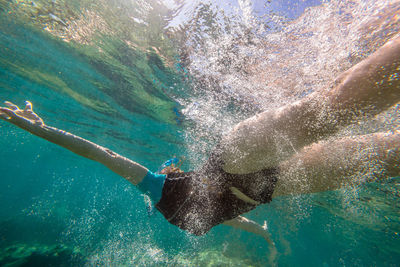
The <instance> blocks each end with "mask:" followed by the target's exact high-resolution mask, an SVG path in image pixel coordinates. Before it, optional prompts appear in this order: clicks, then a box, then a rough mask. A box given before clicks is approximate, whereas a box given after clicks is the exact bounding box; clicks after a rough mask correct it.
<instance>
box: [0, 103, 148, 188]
mask: <svg viewBox="0 0 400 267" xmlns="http://www.w3.org/2000/svg"><path fill="white" fill-rule="evenodd" d="M5 104H6V105H7V106H8V108H5V107H0V118H1V119H3V120H5V121H8V122H10V123H12V124H14V125H16V126H18V127H19V128H21V129H24V130H25V131H28V132H30V133H32V134H34V135H36V136H39V137H41V138H43V139H46V140H47V141H50V142H52V143H54V144H57V145H59V146H62V147H64V148H66V149H68V150H70V151H72V152H74V153H75V154H78V155H80V156H83V157H85V158H88V159H91V160H94V161H97V162H99V163H101V164H103V165H105V166H106V167H108V168H109V169H110V170H112V171H113V172H115V173H117V174H119V175H120V176H122V177H124V178H125V179H127V180H128V181H129V182H131V183H132V184H134V185H137V184H138V183H140V182H141V181H142V180H143V178H144V177H145V176H146V174H147V173H148V171H149V170H148V169H147V168H145V167H143V166H142V165H140V164H138V163H136V162H134V161H132V160H130V159H128V158H125V157H123V156H121V155H119V154H117V153H115V152H113V151H111V150H109V149H107V148H105V147H102V146H99V145H97V144H95V143H93V142H90V141H88V140H85V139H83V138H81V137H79V136H76V135H73V134H71V133H68V132H66V131H63V130H59V129H56V128H54V127H50V126H47V125H45V124H44V122H43V120H42V119H41V118H40V117H39V116H38V115H37V114H36V113H34V112H33V110H32V104H31V103H30V102H29V101H27V102H26V107H25V109H23V110H21V109H19V108H18V106H16V105H14V104H12V103H11V102H5Z"/></svg>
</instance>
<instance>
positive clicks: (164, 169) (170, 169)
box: [158, 157, 184, 174]
mask: <svg viewBox="0 0 400 267" xmlns="http://www.w3.org/2000/svg"><path fill="white" fill-rule="evenodd" d="M183 161H184V159H181V160H178V159H177V158H176V157H173V158H172V159H170V160H168V161H166V162H164V164H163V165H161V167H160V169H161V170H159V171H158V173H160V174H170V173H182V172H183V171H182V170H181V166H182V163H183Z"/></svg>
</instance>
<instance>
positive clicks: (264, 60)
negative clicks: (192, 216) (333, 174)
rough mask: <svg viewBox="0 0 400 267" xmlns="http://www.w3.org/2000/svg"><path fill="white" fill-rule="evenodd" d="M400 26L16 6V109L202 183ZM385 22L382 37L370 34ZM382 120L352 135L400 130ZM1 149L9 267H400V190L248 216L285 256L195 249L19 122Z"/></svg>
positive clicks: (382, 6)
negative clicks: (242, 124) (198, 176)
mask: <svg viewBox="0 0 400 267" xmlns="http://www.w3.org/2000/svg"><path fill="white" fill-rule="evenodd" d="M221 10H223V11H224V12H222V11H221ZM399 10H400V4H399V2H398V1H348V3H347V1H293V2H292V1H278V0H276V1H275V0H272V1H233V0H232V1H219V2H218V1H214V2H213V1H128V0H114V1H95V0H92V1H89V0H87V1H70V2H68V1H47V0H41V1H39V0H38V1H6V0H0V101H1V104H0V105H1V106H3V101H11V102H13V103H15V104H17V105H20V107H23V106H24V101H26V100H29V101H31V102H32V103H33V108H34V111H35V112H37V113H38V114H39V115H40V116H41V117H42V118H43V120H44V122H45V123H46V124H47V125H50V126H53V127H56V128H59V129H63V130H66V131H69V132H71V133H74V134H76V135H78V136H81V137H83V138H86V139H89V140H91V141H93V142H95V143H97V144H99V145H102V146H105V147H107V148H109V149H112V150H114V151H116V152H117V153H120V154H122V155H124V156H126V157H128V158H130V159H132V160H134V161H136V162H139V163H140V164H143V165H145V166H147V167H148V168H149V169H151V170H154V171H156V170H157V168H158V167H159V166H160V165H161V164H162V163H163V162H164V161H165V160H168V159H169V158H172V157H173V156H177V157H180V158H185V161H184V164H183V169H184V170H186V171H189V170H191V169H193V168H196V167H198V166H201V164H202V163H203V162H204V161H205V159H206V158H207V155H208V154H209V153H210V152H211V150H212V147H213V146H215V144H216V143H217V142H218V140H219V137H220V136H221V135H222V134H223V133H225V132H226V131H228V130H229V129H231V127H232V126H233V125H235V123H237V122H239V121H240V120H242V119H244V118H247V117H249V116H251V115H254V114H256V113H257V112H260V111H262V110H265V109H267V108H274V107H276V106H279V105H282V104H285V103H288V102H290V101H294V100H297V99H300V98H301V97H304V96H305V95H307V94H308V93H309V92H311V91H313V90H315V88H316V87H318V86H321V87H323V86H324V85H325V84H327V83H328V82H330V81H332V79H333V78H334V77H335V76H336V75H337V74H338V73H340V72H341V71H343V70H346V69H347V68H349V67H351V66H352V65H354V64H356V63H357V62H359V61H360V60H362V59H363V58H365V57H366V56H368V55H369V54H370V53H372V52H373V51H375V50H376V49H377V48H378V47H379V46H380V45H382V44H383V43H384V42H386V41H387V40H388V39H389V38H391V37H392V36H394V35H395V34H396V33H398V32H399V26H397V24H396V21H398V18H399V14H400V13H399ZM221 12H222V13H221ZM229 12H231V13H229ZM249 12H250V13H249ZM221 14H225V17H224V16H223V15H221ZM249 14H253V15H249ZM304 14H305V15H304ZM313 16H315V20H314V21H312V20H313ZM329 16H339V17H333V19H332V18H329ZM341 16H342V17H341ZM374 16H376V18H377V19H376V20H377V21H378V22H376V23H380V24H379V25H380V28H379V27H378V26H377V27H376V28H374V31H373V32H368V34H366V33H365V31H368V30H371V29H370V28H368V27H363V25H364V24H365V25H369V24H368V23H369V22H368V21H367V22H365V21H364V20H365V18H366V17H370V18H371V21H373V18H374ZM396 16H397V17H396ZM339 18H342V19H343V20H339ZM396 18H397V19H396ZM307 19H308V20H307ZM306 20H307V21H306ZM382 21H383V22H382ZM324 23H325V24H324ZM335 23H337V24H335ZM363 23H364V24H363ZM371 23H372V22H371ZM260 25H263V30H260V28H258V27H259V26H260ZM316 25H317V26H320V28H317V26H316ZM349 25H350V26H349ZM360 25H361V26H360ZM371 25H372V24H371ZM345 26H346V27H348V28H345ZM185 27H186V28H185ZM308 27H309V28H308ZM357 27H358V28H357ZM235 29H236V30H235ZM371 31H372V30H371ZM338 32H340V33H341V34H340V35H339V34H337V33H338ZM246 38H248V39H246ZM310 38H315V39H312V40H311V39H310ZM318 38H319V39H318ZM250 39H251V40H250ZM282 40H283V41H282ZM285 40H286V41H285ZM321 40H323V41H321ZM289 41H290V42H293V43H289ZM317 41H318V42H320V43H318V42H317ZM292 44H293V45H292ZM310 44H312V45H310ZM306 48H307V49H306ZM332 49H333V50H332ZM334 49H336V50H334ZM346 49H347V50H346ZM332 51H333V52H332ZM335 51H336V52H335ZM265 55H268V56H265ZM264 56H265V57H264ZM257 66H258V67H259V68H256V67H257ZM266 66H267V67H266ZM268 66H271V69H268V68H269V67H268ZM276 66H279V68H278V67H277V68H278V69H279V72H278V71H277V68H275V67H276ZM253 67H254V68H256V69H252V68H253ZM260 69H263V70H265V71H266V73H265V74H264V76H265V77H266V78H265V77H264V78H263V79H261V78H260V76H262V75H263V74H260V71H259V70H260ZM300 69H301V71H299V70H300ZM314 71H315V73H316V74H315V73H314ZM257 75H258V76H257ZM271 77H274V79H272V78H271ZM292 78H293V79H292ZM279 79H280V80H279ZM296 79H298V80H296ZM282 80H283V81H284V82H282ZM291 81H293V83H295V82H296V84H297V85H296V86H294V85H293V86H292V87H290V90H292V91H289V85H290V82H291ZM250 85H251V86H250ZM286 85H287V86H288V88H286V87H285V86H286ZM290 86H291V85H290ZM260 88H261V89H260ZM277 88H281V89H277ZM399 90H400V88H399ZM381 116H382V117H383V118H389V116H390V119H387V120H381V119H380V120H377V121H378V122H382V121H384V123H380V124H379V125H378V122H376V121H372V122H371V121H368V122H365V124H363V125H361V126H360V128H357V129H353V128H350V129H344V130H343V132H342V134H345V133H347V131H354V132H362V133H365V132H374V131H378V130H380V129H398V127H399V121H400V120H399V116H398V109H395V110H394V111H393V110H392V111H388V113H387V114H383V115H381ZM371 125H373V127H372V128H373V129H372V130H371ZM374 127H375V128H374ZM0 136H1V138H0V266H399V264H400V178H399V177H387V179H385V180H380V181H372V182H368V183H362V184H361V185H357V186H354V187H345V188H343V189H340V190H337V191H332V192H323V193H318V194H312V195H300V196H284V197H279V198H276V199H274V200H273V201H272V202H271V203H269V204H267V205H263V206H260V207H258V208H257V209H255V210H254V211H252V212H250V213H248V214H246V217H248V218H250V219H252V220H254V221H256V222H258V223H260V224H261V225H262V224H263V223H264V221H266V223H267V224H268V230H269V232H270V233H271V238H272V239H273V241H274V242H275V244H276V253H275V252H273V251H272V250H271V248H270V247H269V246H268V243H267V242H266V241H265V240H264V239H262V238H261V237H259V236H256V235H254V234H250V233H247V232H243V231H240V230H235V229H231V228H229V227H227V226H221V225H219V226H216V227H214V228H213V229H212V230H211V231H210V232H209V233H207V234H206V235H204V236H201V237H197V236H193V235H191V234H188V233H186V232H184V231H182V230H180V229H178V228H177V227H175V226H173V225H171V224H169V223H168V222H167V221H166V220H165V219H164V218H163V216H162V215H161V214H160V213H159V212H157V211H156V210H155V209H154V208H152V207H150V206H149V203H148V199H147V198H146V197H145V196H144V195H143V194H142V193H141V192H140V191H139V190H138V189H136V188H135V187H134V186H133V185H131V184H130V183H129V182H127V181H125V180H124V179H123V178H121V177H119V176H118V175H116V174H115V173H113V172H111V171H110V170H109V169H107V168H106V167H104V166H102V165H100V164H99V163H96V162H93V161H90V160H88V159H85V158H82V157H79V156H77V155H74V154H73V153H71V152H70V151H67V150H65V149H63V148H61V147H58V146H56V145H54V144H52V143H49V142H47V141H45V140H42V139H40V138H38V137H36V136H33V135H31V134H29V133H27V132H24V131H23V130H21V129H19V128H17V127H15V126H13V125H11V124H8V123H7V122H5V121H0ZM360 175H362V174H360Z"/></svg>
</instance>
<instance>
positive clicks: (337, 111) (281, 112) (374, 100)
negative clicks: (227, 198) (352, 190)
mask: <svg viewBox="0 0 400 267" xmlns="http://www.w3.org/2000/svg"><path fill="white" fill-rule="evenodd" d="M399 101H400V37H397V38H395V39H393V40H392V41H389V42H388V43H386V44H385V45H383V46H382V47H381V48H379V49H378V50H377V51H376V52H375V53H373V54H372V55H370V56H369V57H367V58H366V59H364V60H363V61H361V62H360V63H358V64H356V65H355V66H353V67H352V68H350V69H349V70H347V71H345V72H344V73H342V74H341V75H339V76H338V78H337V79H336V81H335V82H334V83H333V85H332V87H331V88H330V89H329V90H324V91H318V92H314V93H312V94H310V95H309V96H308V97H306V98H303V99H302V100H300V101H297V102H295V103H292V104H289V105H286V106H283V107H281V108H279V109H278V110H273V111H266V112H263V113H261V114H258V115H256V116H254V117H251V118H249V119H247V120H245V121H243V122H241V123H239V124H238V125H237V126H236V127H235V128H234V129H233V130H232V131H231V132H230V133H228V134H227V135H226V136H225V137H224V139H223V141H222V144H223V146H222V147H223V152H224V153H223V160H224V162H225V166H224V170H225V171H227V172H229V173H251V172H255V171H259V170H261V169H265V168H271V167H276V166H277V165H278V164H279V162H281V161H282V160H286V159H288V158H289V157H290V156H292V155H293V154H294V153H295V151H296V150H299V149H301V148H302V147H304V146H307V145H310V144H312V143H314V142H316V141H318V140H321V139H322V138H325V137H327V136H330V135H332V134H333V133H335V132H337V131H338V129H340V127H343V126H346V125H349V124H351V123H353V122H354V121H356V120H357V119H359V118H362V117H363V116H374V115H376V114H378V113H380V112H382V111H383V110H385V109H387V108H389V107H390V106H392V105H394V104H396V103H397V102H399Z"/></svg>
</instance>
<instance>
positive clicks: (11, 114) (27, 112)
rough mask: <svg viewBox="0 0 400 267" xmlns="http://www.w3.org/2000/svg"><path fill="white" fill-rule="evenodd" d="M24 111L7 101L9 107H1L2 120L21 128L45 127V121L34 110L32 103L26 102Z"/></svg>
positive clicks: (0, 116) (0, 115)
mask: <svg viewBox="0 0 400 267" xmlns="http://www.w3.org/2000/svg"><path fill="white" fill-rule="evenodd" d="M25 103H26V106H25V108H24V109H20V108H19V107H18V106H17V105H15V104H13V103H11V102H8V101H5V102H4V104H6V105H7V106H8V108H6V107H0V118H1V119H3V120H5V121H8V122H11V123H12V124H15V125H16V126H19V127H21V128H26V127H27V125H29V126H31V127H32V126H39V127H40V126H45V124H44V122H43V120H42V119H41V118H40V117H39V116H38V115H37V114H36V113H35V112H33V110H32V103H31V102H29V101H26V102H25Z"/></svg>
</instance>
